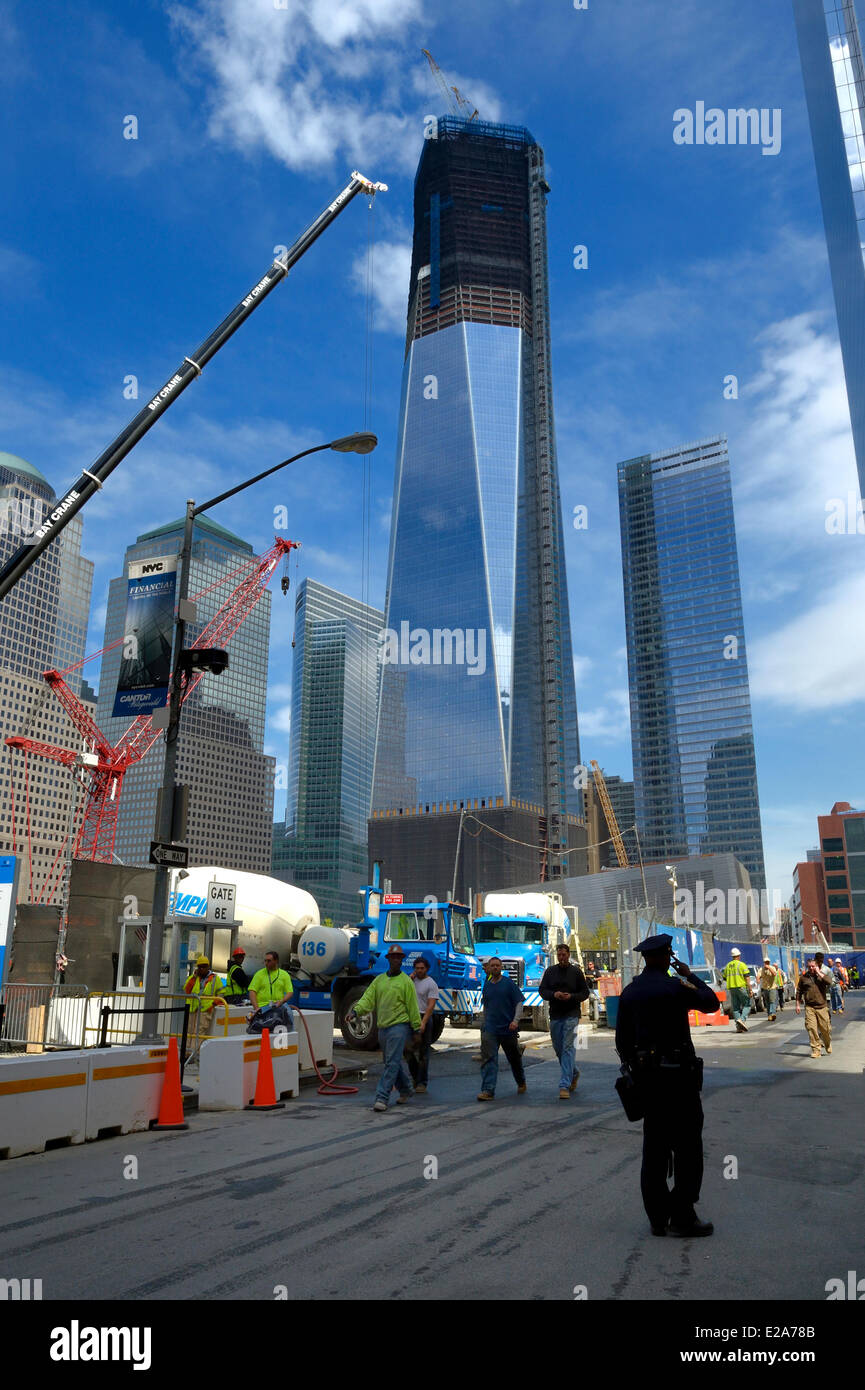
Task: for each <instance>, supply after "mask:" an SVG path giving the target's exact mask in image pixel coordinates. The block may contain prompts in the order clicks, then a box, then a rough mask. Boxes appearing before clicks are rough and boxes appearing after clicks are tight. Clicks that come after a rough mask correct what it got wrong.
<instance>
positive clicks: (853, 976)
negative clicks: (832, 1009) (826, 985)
mask: <svg viewBox="0 0 865 1390" xmlns="http://www.w3.org/2000/svg"><path fill="white" fill-rule="evenodd" d="M850 983H851V985H852V986H853V988H854V989H858V988H859V966H858V965H851V966H850Z"/></svg>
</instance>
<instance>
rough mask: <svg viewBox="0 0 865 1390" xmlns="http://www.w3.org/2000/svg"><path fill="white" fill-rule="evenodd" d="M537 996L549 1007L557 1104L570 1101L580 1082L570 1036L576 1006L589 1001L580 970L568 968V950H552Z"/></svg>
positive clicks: (576, 1017) (576, 1019)
mask: <svg viewBox="0 0 865 1390" xmlns="http://www.w3.org/2000/svg"><path fill="white" fill-rule="evenodd" d="M538 993H539V994H540V996H541V998H542V999H545V1000H546V1001H547V1003H548V1004H549V1006H550V1037H551V1038H552V1041H553V1048H554V1049H555V1053H556V1056H557V1057H558V1059H559V1068H560V1071H559V1100H570V1097H571V1094H572V1092H573V1091H575V1090H576V1089H577V1082H578V1081H579V1079H580V1073H579V1071H578V1069H577V1067H576V1065H575V1060H576V1059H575V1057H574V1035H575V1033H576V1031H577V1027H578V1025H579V1022H580V1005H581V1004H582V1002H583V1000H584V999H588V997H589V986H588V984H587V982H586V979H585V976H584V975H583V972H582V970H581V969H580V967H579V966H578V965H572V964H571V948H570V946H557V947H556V964H555V965H550V966H548V967H547V969H546V970H545V971H544V974H543V978H542V979H541V983H540V985H539V986H538Z"/></svg>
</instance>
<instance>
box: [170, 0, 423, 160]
mask: <svg viewBox="0 0 865 1390" xmlns="http://www.w3.org/2000/svg"><path fill="white" fill-rule="evenodd" d="M169 13H170V15H171V18H172V20H173V21H174V23H175V26H176V28H177V30H178V31H179V33H180V34H181V35H182V36H183V37H184V38H185V39H186V40H188V41H189V42H190V43H191V45H192V48H193V50H194V52H195V54H196V56H197V57H198V58H199V60H200V61H201V62H202V64H203V66H204V67H205V68H206V69H207V70H208V71H209V72H210V73H212V74H213V76H214V77H215V79H216V86H215V88H214V89H213V90H212V92H211V94H210V101H209V103H208V104H209V108H210V126H209V128H210V133H211V135H212V136H213V137H214V138H215V139H217V140H224V141H226V142H227V143H229V144H231V145H234V146H235V147H236V148H238V149H241V150H244V151H250V152H251V151H256V150H260V149H264V150H266V151H267V152H268V153H269V154H271V155H273V156H274V157H275V158H276V159H278V160H280V161H281V162H282V163H283V164H286V165H287V166H288V167H289V168H291V169H299V170H301V169H302V170H308V169H316V168H319V167H321V166H323V165H329V164H332V163H333V162H334V160H335V159H336V158H337V156H340V157H341V158H344V159H347V160H348V161H349V162H351V163H355V164H357V163H360V165H361V172H362V173H365V174H368V175H369V176H370V177H380V175H379V174H378V173H377V168H378V166H377V168H376V169H375V170H374V169H371V168H370V169H367V168H366V167H364V166H365V163H366V162H368V160H369V156H370V152H372V151H374V152H375V157H376V160H377V161H380V162H381V163H382V164H384V162H385V161H388V160H390V161H396V162H397V163H398V164H399V165H400V166H401V167H404V168H406V169H410V168H411V166H412V165H413V163H414V161H415V160H416V158H417V145H418V139H419V136H420V134H421V130H420V125H419V121H418V118H417V116H415V115H414V114H412V115H411V116H407V115H405V114H404V113H403V112H402V111H401V110H399V109H394V102H393V96H392V93H394V92H399V91H400V90H401V89H402V84H401V83H400V81H398V80H396V81H394V80H393V78H394V77H395V75H396V72H397V70H398V66H399V62H400V59H401V57H402V52H403V48H404V45H403V46H402V47H400V46H398V45H399V40H400V38H401V37H402V36H403V35H404V33H405V31H406V30H407V29H408V28H409V26H410V25H412V24H413V23H414V22H415V21H416V20H418V19H419V18H421V17H422V8H421V3H420V0H339V3H334V0H284V5H283V7H282V8H279V9H278V8H276V7H275V4H274V0H198V2H197V3H195V4H182V5H180V4H179V5H175V6H173V7H172V8H171V10H170V11H169ZM358 73H361V74H363V75H367V74H369V75H374V76H375V77H376V78H378V79H379V80H381V81H382V82H383V96H382V95H379V96H378V98H377V100H376V101H371V100H369V99H368V96H369V94H368V93H367V92H362V91H361V90H360V89H359V86H358V81H357V77H358ZM388 99H390V108H388V106H387V105H386V103H387V101H388Z"/></svg>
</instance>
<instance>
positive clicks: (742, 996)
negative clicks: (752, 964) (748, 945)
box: [721, 946, 751, 1033]
mask: <svg viewBox="0 0 865 1390" xmlns="http://www.w3.org/2000/svg"><path fill="white" fill-rule="evenodd" d="M721 976H722V978H723V981H724V984H725V986H726V988H727V999H728V1001H729V1004H730V1017H731V1018H732V1020H733V1022H734V1023H735V1025H736V1031H737V1032H739V1033H747V1031H748V1029H747V1027H746V1025H745V1019H746V1018H747V1017H748V1014H749V1013H750V1012H751V988H750V980H751V972H750V971H749V969H748V967H747V965H746V964H745V962H744V961H743V960H742V952H741V951H740V950H739V948H738V946H734V947H733V949H732V951H731V952H730V959H729V960H728V961H727V964H726V965H725V966H724V969H723V970H722V971H721Z"/></svg>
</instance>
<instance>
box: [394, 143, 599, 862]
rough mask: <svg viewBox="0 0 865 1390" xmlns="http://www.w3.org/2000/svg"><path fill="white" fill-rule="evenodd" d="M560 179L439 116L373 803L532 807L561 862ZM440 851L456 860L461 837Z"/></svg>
mask: <svg viewBox="0 0 865 1390" xmlns="http://www.w3.org/2000/svg"><path fill="white" fill-rule="evenodd" d="M549 191H550V190H549V185H548V184H547V182H546V179H545V175H544V162H543V152H542V150H541V149H540V148H539V146H538V145H537V144H536V143H535V141H534V139H533V138H532V136H531V135H530V134H529V132H528V131H527V130H525V129H523V128H522V127H514V126H506V125H498V124H491V123H484V122H478V121H471V122H469V121H464V120H459V119H455V118H442V119H440V120H439V121H438V123H437V129H436V131H435V132H434V138H431V139H429V140H427V141H426V142H425V145H424V149H423V153H422V155H421V159H420V164H419V167H418V172H417V177H416V179H415V195H414V242H413V255H412V269H411V281H410V286H409V305H408V325H407V336H406V358H405V367H404V372H403V383H402V400H401V407H400V424H399V434H398V445H397V464H396V477H395V486H394V501H393V518H392V525H391V540H390V556H389V567H388V587H387V600H386V618H385V627H386V633H385V640H384V641H383V643H382V650H381V653H380V655H381V659H382V690H381V705H380V714H379V728H378V739H377V750H376V763H375V776H374V785H373V799H372V808H373V817H374V818H375V817H382V816H385V817H387V816H399V815H410V816H414V815H436V814H439V813H441V814H447V813H448V812H458V811H459V810H460V809H489V808H500V809H503V810H504V809H507V808H509V807H514V806H517V805H519V806H520V807H521V809H525V808H533V810H534V811H535V812H536V813H537V817H538V844H539V847H540V849H541V857H542V859H543V861H544V867H545V868H546V869H547V870H548V871H549V873H550V876H556V875H557V874H558V873H560V872H561V871H562V867H563V855H562V851H564V850H565V849H566V848H567V846H568V843H569V838H568V835H569V825H570V823H571V821H572V820H573V818H575V817H578V816H580V815H581V809H582V808H581V805H580V798H579V793H578V792H577V791H576V790H575V788H574V786H573V780H574V768H575V767H576V765H577V764H578V763H579V740H578V734H577V712H576V697H575V690H574V674H573V658H572V652H571V634H570V619H569V613H568V595H567V588H566V581H565V569H564V557H563V535H562V520H561V505H560V500H559V488H558V475H557V465H556V452H555V428H554V423H553V409H552V381H551V373H550V340H549V303H548V285H547V253H546V195H547V193H548V192H549ZM447 852H448V853H449V855H450V863H451V866H452V864H453V844H450V846H449V849H448V851H447ZM541 876H543V875H541ZM401 881H402V880H401ZM447 882H448V884H449V883H450V874H448V875H447ZM475 887H480V884H477V883H476V884H475Z"/></svg>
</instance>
